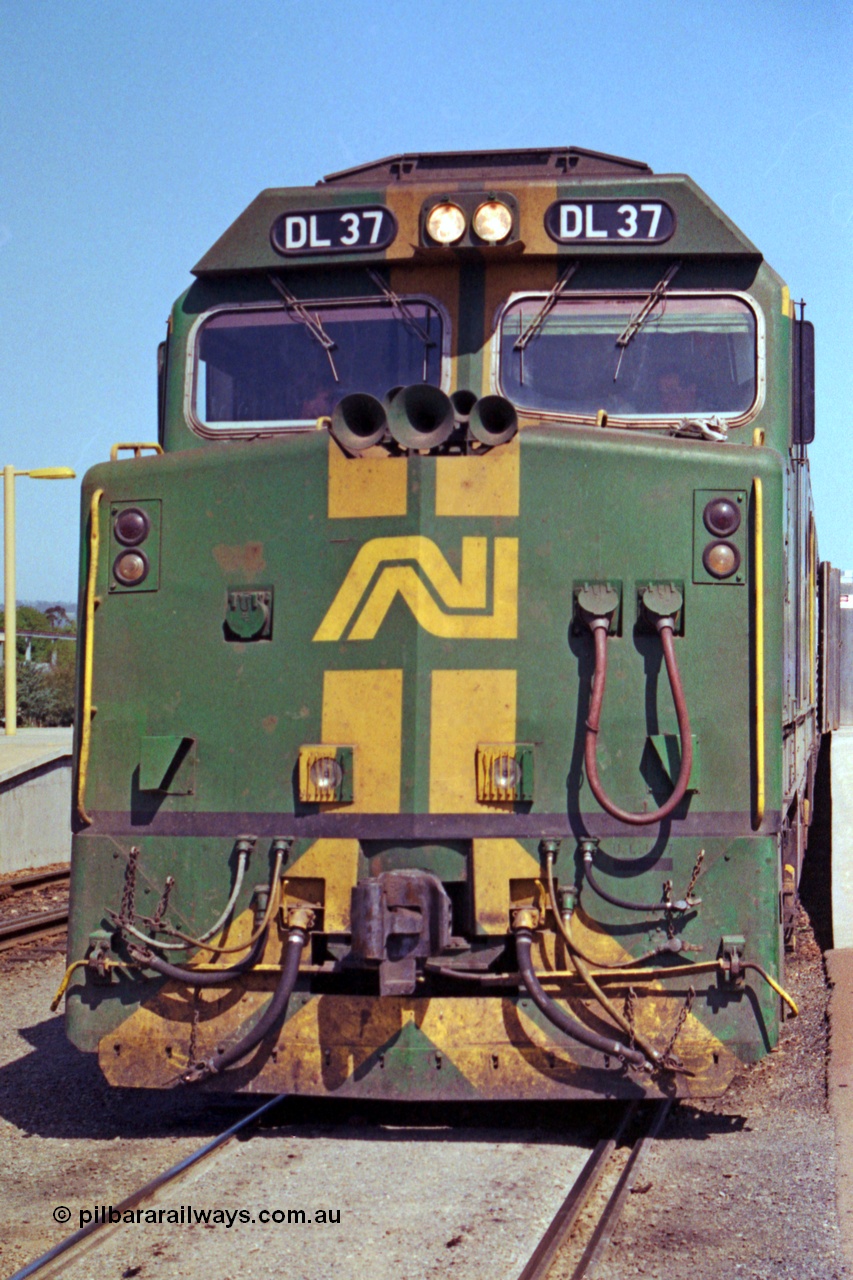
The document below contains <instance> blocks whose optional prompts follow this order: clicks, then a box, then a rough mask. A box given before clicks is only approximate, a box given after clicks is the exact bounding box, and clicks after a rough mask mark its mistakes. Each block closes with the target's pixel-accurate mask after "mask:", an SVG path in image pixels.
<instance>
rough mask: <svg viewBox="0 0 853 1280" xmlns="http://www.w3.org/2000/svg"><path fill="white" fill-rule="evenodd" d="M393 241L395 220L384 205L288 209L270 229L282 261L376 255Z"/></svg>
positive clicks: (271, 238) (274, 247)
mask: <svg viewBox="0 0 853 1280" xmlns="http://www.w3.org/2000/svg"><path fill="white" fill-rule="evenodd" d="M396 238H397V219H396V218H395V217H394V214H393V213H392V212H391V210H390V209H389V208H388V207H387V206H386V205H384V204H365V205H352V206H345V207H344V206H341V205H338V206H335V207H332V208H325V209H288V210H287V212H286V213H282V214H279V216H278V217H277V218H276V220H275V222H274V223H273V224H272V227H271V228H270V243H271V245H272V247H273V249H274V250H275V251H276V253H280V254H281V256H282V257H284V258H302V257H305V256H306V255H313V254H322V253H378V252H381V251H382V250H383V249H387V248H388V246H389V245H391V244H393V243H394V240H395V239H396Z"/></svg>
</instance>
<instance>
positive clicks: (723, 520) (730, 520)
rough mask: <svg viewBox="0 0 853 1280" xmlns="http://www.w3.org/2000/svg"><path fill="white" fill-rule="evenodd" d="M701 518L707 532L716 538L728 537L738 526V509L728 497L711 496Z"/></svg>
mask: <svg viewBox="0 0 853 1280" xmlns="http://www.w3.org/2000/svg"><path fill="white" fill-rule="evenodd" d="M702 519H703V520H704V522H705V528H706V529H707V530H708V532H709V533H713V534H716V536H717V537H718V538H730V537H731V536H732V534H733V533H736V532H737V530H738V529H739V528H740V511H739V510H738V507H737V505H736V504H735V503H734V502H732V501H731V499H730V498H712V500H711V501H710V502H709V503H708V505H707V506H706V508H705V510H704V511H703V513H702Z"/></svg>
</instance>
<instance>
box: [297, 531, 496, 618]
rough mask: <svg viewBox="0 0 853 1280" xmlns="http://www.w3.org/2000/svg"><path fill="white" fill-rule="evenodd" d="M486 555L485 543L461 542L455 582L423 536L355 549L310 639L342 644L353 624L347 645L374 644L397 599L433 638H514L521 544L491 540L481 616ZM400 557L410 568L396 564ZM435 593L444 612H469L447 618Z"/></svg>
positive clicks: (434, 547) (477, 540)
mask: <svg viewBox="0 0 853 1280" xmlns="http://www.w3.org/2000/svg"><path fill="white" fill-rule="evenodd" d="M488 552H489V539H488V538H480V537H476V538H463V539H462V571H461V574H460V576H459V577H457V576H456V574H455V573H454V571H453V569H452V568H451V566H450V565H449V564H448V562H447V560H446V559H445V557H444V554H443V553H442V551H441V550H440V548H439V547H438V546H437V545H436V544H435V543H434V542H433V541H432V539H431V538H426V537H423V536H422V535H420V534H417V535H414V536H409V537H400V538H371V540H370V541H369V542H365V543H364V545H363V546H362V547H361V549H360V550H359V552H358V554H357V556H356V558H355V560H354V561H353V563H352V565H351V567H350V569H349V572H348V573H347V576H346V578H345V579H344V581H343V583H342V584H341V586H340V588H339V590H338V592H337V594H336V596H335V598H334V600H333V601H332V603H331V605H330V606H329V609H328V611H327V613H326V616H325V617H324V618H323V621H322V622H321V623H320V626H319V627H318V628H317V631H316V633H315V635H314V639H315V640H320V641H323V640H340V639H342V638H343V635H344V632H345V631H346V630H347V627H349V626H350V623H352V627H351V630H350V632H349V639H350V640H372V639H374V637H375V636H376V633H377V632H378V630H379V628H380V626H381V625H382V622H383V621H384V619H385V616H386V614H387V613H388V610H389V609H390V608H391V605H392V603H393V602H394V600H395V598H396V597H397V595H400V596H402V598H403V599H404V600H405V602H406V604H407V605H408V606H409V608H410V609H411V611H412V613H413V614H414V616H415V618H416V619H417V621H418V623H419V625H420V626H422V627H423V629H424V630H425V631H428V632H429V633H430V634H431V635H434V636H442V637H444V638H445V639H453V640H514V639H515V637H516V635H517V634H518V539H517V538H495V539H494V541H493V544H492V558H493V569H492V611H491V613H483V612H482V610H483V609H484V608H485V607H486V603H487V596H488V585H489V583H488ZM401 560H409V561H414V562H415V564H400V563H399V562H400V561H401ZM415 565H417V568H416V567H415ZM418 569H419V570H420V573H419V572H418ZM421 575H423V576H421ZM428 582H429V583H431V585H432V587H433V590H434V592H435V595H433V593H432V592H431V591H430V589H429V587H428V585H427V583H428ZM436 596H437V597H438V599H439V600H441V601H442V603H443V604H444V605H445V606H446V607H447V608H448V609H466V610H470V611H471V612H468V613H445V612H444V609H443V608H442V606H441V605H440V604H439V603H438V600H436V598H435V597H436Z"/></svg>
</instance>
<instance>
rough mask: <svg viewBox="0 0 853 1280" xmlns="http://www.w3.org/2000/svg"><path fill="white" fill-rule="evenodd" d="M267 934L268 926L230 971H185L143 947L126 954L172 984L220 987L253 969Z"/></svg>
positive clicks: (130, 950) (131, 948)
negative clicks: (181, 983) (182, 983)
mask: <svg viewBox="0 0 853 1280" xmlns="http://www.w3.org/2000/svg"><path fill="white" fill-rule="evenodd" d="M268 932H269V925H267V926H266V928H265V929H264V931H263V933H262V934H261V935H260V937H258V938H256V939H255V945H254V946H253V947H252V950H251V951H250V952H249V954H248V955H247V956H244V957H243V959H242V960H241V961H240V962H239V963H238V964H235V965H232V967H231V968H230V969H217V970H215V971H211V970H210V969H208V970H198V969H185V968H183V967H182V966H181V965H177V964H169V962H168V961H167V960H161V959H160V957H159V956H155V955H154V954H153V953H152V952H151V951H148V950H147V949H146V948H144V947H135V946H129V947H128V952H129V953H130V956H131V958H132V959H133V960H135V961H136V963H137V964H141V965H144V966H145V968H146V969H153V970H154V972H155V973H159V974H161V975H162V976H163V977H164V978H171V980H172V981H173V982H185V983H186V984H187V986H190V987H221V986H222V984H223V983H224V982H230V981H231V979H232V978H240V977H242V976H243V974H245V973H249V972H250V971H251V970H252V969H254V967H255V965H256V964H257V963H258V961H259V960H260V958H261V956H262V955H263V953H264V947H265V946H266V941H267V934H268Z"/></svg>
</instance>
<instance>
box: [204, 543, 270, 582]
mask: <svg viewBox="0 0 853 1280" xmlns="http://www.w3.org/2000/svg"><path fill="white" fill-rule="evenodd" d="M213 558H214V560H215V561H216V563H217V564H218V565H219V567H220V569H221V570H222V572H223V573H244V574H245V575H246V577H247V578H256V577H257V576H258V574H259V573H262V572H263V570H264V569H265V568H266V567H267V564H266V561H265V560H264V544H263V543H262V542H244V543H241V545H240V546H237V547H226V546H225V545H224V543H221V542H220V543H219V545H218V546H215V547H214V548H213Z"/></svg>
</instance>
